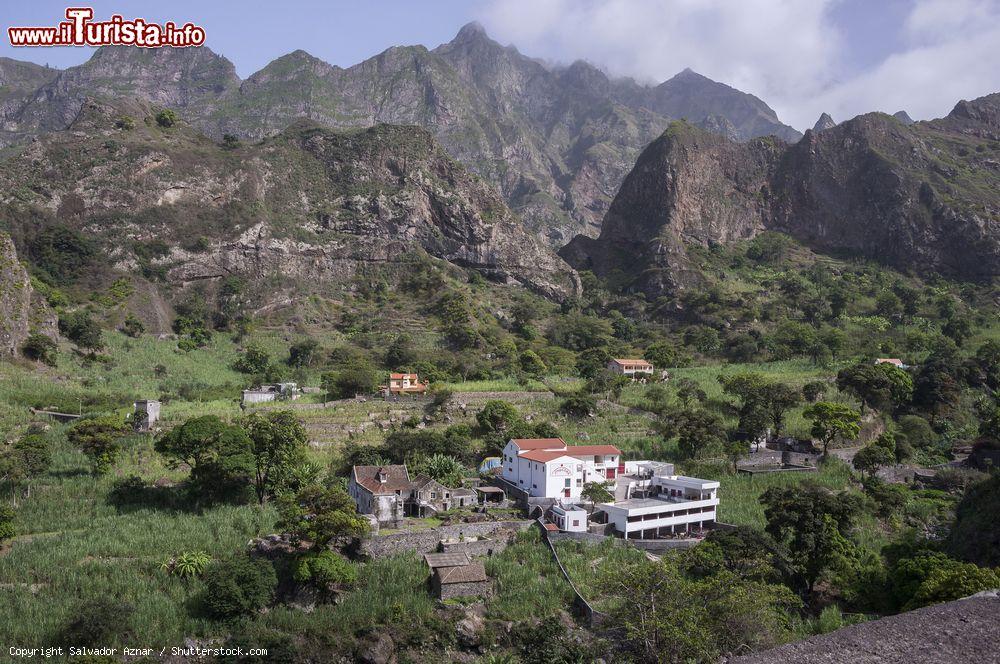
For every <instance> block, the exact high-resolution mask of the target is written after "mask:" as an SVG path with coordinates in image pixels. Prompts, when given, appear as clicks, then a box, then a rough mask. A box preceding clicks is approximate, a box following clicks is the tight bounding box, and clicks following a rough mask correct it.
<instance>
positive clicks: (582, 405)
mask: <svg viewBox="0 0 1000 664" xmlns="http://www.w3.org/2000/svg"><path fill="white" fill-rule="evenodd" d="M596 410H597V401H596V400H595V399H594V397H592V396H590V395H587V394H574V395H573V396H571V397H569V398H567V399H566V400H564V401H563V402H562V403H561V404H559V412H560V413H562V414H563V415H568V416H570V417H587V416H588V415H590V414H591V413H593V412H594V411H596Z"/></svg>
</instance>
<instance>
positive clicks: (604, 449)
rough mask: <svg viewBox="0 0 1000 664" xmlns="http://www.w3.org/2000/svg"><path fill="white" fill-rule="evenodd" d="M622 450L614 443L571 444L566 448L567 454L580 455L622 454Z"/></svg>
mask: <svg viewBox="0 0 1000 664" xmlns="http://www.w3.org/2000/svg"><path fill="white" fill-rule="evenodd" d="M621 453H622V451H621V450H620V449H618V448H617V447H615V446H614V445H570V446H569V447H568V448H566V454H568V455H570V456H579V455H580V454H621Z"/></svg>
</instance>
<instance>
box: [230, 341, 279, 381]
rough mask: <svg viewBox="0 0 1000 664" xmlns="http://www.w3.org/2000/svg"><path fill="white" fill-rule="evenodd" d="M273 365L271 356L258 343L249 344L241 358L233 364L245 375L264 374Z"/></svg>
mask: <svg viewBox="0 0 1000 664" xmlns="http://www.w3.org/2000/svg"><path fill="white" fill-rule="evenodd" d="M270 364H271V356H270V355H269V354H268V352H267V351H266V350H264V348H263V347H262V346H261V345H260V344H256V343H251V344H247V347H246V348H245V349H243V352H242V353H240V356H239V357H237V358H236V361H235V362H233V368H234V369H236V370H237V371H239V372H240V373H245V374H263V373H264V372H266V371H267V368H268V366H270Z"/></svg>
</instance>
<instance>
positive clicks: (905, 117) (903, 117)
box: [892, 111, 913, 126]
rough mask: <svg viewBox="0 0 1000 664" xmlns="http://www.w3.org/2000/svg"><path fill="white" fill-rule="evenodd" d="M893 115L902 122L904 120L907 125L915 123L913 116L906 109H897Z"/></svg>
mask: <svg viewBox="0 0 1000 664" xmlns="http://www.w3.org/2000/svg"><path fill="white" fill-rule="evenodd" d="M892 117H894V118H896V119H897V120H899V121H900V122H902V123H903V124H905V125H907V126H909V125H911V124H913V118H911V117H910V114H909V113H907V112H906V111H896V112H895V113H893V114H892Z"/></svg>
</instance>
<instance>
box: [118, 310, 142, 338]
mask: <svg viewBox="0 0 1000 664" xmlns="http://www.w3.org/2000/svg"><path fill="white" fill-rule="evenodd" d="M145 331H146V326H145V325H143V324H142V321H141V320H139V318H138V317H137V316H136V315H135V314H129V315H127V316H125V322H124V323H122V334H125V335H127V336H130V337H132V338H133V339H135V338H138V337H139V336H141V335H142V333H143V332H145Z"/></svg>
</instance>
